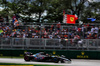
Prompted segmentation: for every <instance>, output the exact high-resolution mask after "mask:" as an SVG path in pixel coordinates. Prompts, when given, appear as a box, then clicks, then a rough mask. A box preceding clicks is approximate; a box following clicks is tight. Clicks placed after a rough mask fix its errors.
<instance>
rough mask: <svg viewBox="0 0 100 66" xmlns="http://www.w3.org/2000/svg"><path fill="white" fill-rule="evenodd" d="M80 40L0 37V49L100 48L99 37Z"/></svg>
mask: <svg viewBox="0 0 100 66" xmlns="http://www.w3.org/2000/svg"><path fill="white" fill-rule="evenodd" d="M82 40H83V42H82V43H77V42H75V41H73V39H67V40H62V39H34V38H0V49H64V50H73V49H74V50H100V41H99V40H100V39H82Z"/></svg>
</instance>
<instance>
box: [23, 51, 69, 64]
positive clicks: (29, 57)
mask: <svg viewBox="0 0 100 66" xmlns="http://www.w3.org/2000/svg"><path fill="white" fill-rule="evenodd" d="M24 60H25V61H41V62H55V63H58V62H59V61H60V62H61V63H65V62H68V63H70V62H71V59H67V58H65V56H64V55H61V56H56V55H49V54H46V53H45V52H39V53H36V54H33V53H31V52H25V53H24Z"/></svg>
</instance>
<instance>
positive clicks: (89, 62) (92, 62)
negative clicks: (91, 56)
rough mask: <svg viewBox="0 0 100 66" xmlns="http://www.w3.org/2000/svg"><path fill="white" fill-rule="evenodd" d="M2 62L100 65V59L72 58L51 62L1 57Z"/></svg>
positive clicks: (73, 65) (79, 65)
mask: <svg viewBox="0 0 100 66" xmlns="http://www.w3.org/2000/svg"><path fill="white" fill-rule="evenodd" d="M0 63H18V64H43V65H44V64H46V65H60V66H100V60H86V59H72V62H71V63H53V62H52V63H51V62H34V61H30V62H26V61H24V59H16V58H0Z"/></svg>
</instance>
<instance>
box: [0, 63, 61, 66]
mask: <svg viewBox="0 0 100 66" xmlns="http://www.w3.org/2000/svg"><path fill="white" fill-rule="evenodd" d="M0 65H7V66H9V65H15V66H16V65H17V66H18V65H22V66H24V65H27V66H30V65H33V66H60V65H43V64H42V65H40V64H16V63H0Z"/></svg>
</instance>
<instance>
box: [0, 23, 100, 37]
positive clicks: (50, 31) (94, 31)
mask: <svg viewBox="0 0 100 66" xmlns="http://www.w3.org/2000/svg"><path fill="white" fill-rule="evenodd" d="M0 37H2V38H9V37H13V38H49V39H53V38H55V39H73V38H78V39H81V38H82V39H100V28H99V27H98V26H95V25H89V24H83V25H80V26H73V27H67V28H63V26H62V25H61V24H60V23H58V24H56V25H53V24H52V25H49V26H45V25H44V26H39V25H38V26H35V25H34V26H17V27H14V25H13V23H0Z"/></svg>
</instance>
